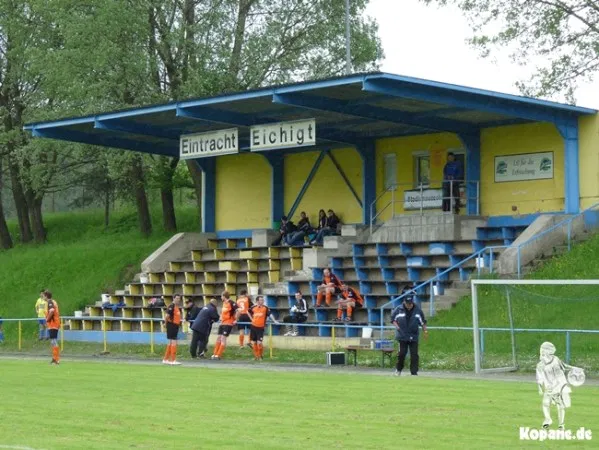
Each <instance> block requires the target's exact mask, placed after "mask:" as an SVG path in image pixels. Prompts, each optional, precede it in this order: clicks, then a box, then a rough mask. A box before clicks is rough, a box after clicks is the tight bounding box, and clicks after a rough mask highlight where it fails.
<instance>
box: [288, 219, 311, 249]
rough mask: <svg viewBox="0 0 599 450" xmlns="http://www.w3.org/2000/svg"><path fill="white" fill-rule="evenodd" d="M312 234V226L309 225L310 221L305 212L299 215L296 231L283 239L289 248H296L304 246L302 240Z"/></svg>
mask: <svg viewBox="0 0 599 450" xmlns="http://www.w3.org/2000/svg"><path fill="white" fill-rule="evenodd" d="M312 232H313V229H312V225H310V219H309V218H308V215H307V214H306V213H305V211H302V212H301V213H300V220H299V221H298V222H297V231H294V232H293V233H291V234H290V235H288V236H287V237H286V239H285V243H286V244H287V245H289V246H290V247H297V246H303V245H304V238H305V237H306V236H308V235H309V234H311V233H312Z"/></svg>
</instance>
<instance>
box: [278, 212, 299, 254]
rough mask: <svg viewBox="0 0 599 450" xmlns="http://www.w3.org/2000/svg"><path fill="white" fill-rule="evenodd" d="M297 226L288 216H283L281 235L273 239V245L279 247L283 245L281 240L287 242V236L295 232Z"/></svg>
mask: <svg viewBox="0 0 599 450" xmlns="http://www.w3.org/2000/svg"><path fill="white" fill-rule="evenodd" d="M296 229H297V227H296V226H295V224H294V223H293V222H292V221H291V220H289V219H288V218H287V216H283V217H281V228H279V236H278V237H277V238H276V239H275V240H274V241H273V243H272V246H273V247H277V246H279V245H281V242H285V237H286V236H287V235H289V234H291V233H293V232H294V231H295V230H296Z"/></svg>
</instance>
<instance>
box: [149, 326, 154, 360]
mask: <svg viewBox="0 0 599 450" xmlns="http://www.w3.org/2000/svg"><path fill="white" fill-rule="evenodd" d="M150 353H151V354H152V355H153V354H154V319H150Z"/></svg>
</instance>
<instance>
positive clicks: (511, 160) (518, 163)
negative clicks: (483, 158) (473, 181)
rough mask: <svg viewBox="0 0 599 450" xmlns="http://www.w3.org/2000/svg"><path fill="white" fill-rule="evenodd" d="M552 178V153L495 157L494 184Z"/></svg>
mask: <svg viewBox="0 0 599 450" xmlns="http://www.w3.org/2000/svg"><path fill="white" fill-rule="evenodd" d="M548 178H553V152H542V153H526V154H520V155H507V156H496V157H495V183H501V182H505V181H527V180H545V179H548Z"/></svg>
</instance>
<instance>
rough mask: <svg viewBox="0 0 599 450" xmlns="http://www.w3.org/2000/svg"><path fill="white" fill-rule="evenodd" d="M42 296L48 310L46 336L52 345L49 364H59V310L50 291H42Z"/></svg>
mask: <svg viewBox="0 0 599 450" xmlns="http://www.w3.org/2000/svg"><path fill="white" fill-rule="evenodd" d="M44 298H45V299H46V301H47V302H48V312H47V313H46V325H47V327H48V336H49V338H50V344H51V345H52V361H51V362H50V364H56V365H59V364H60V347H59V346H58V330H59V329H60V311H59V309H58V303H57V302H56V300H54V299H53V298H52V292H50V291H44Z"/></svg>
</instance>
